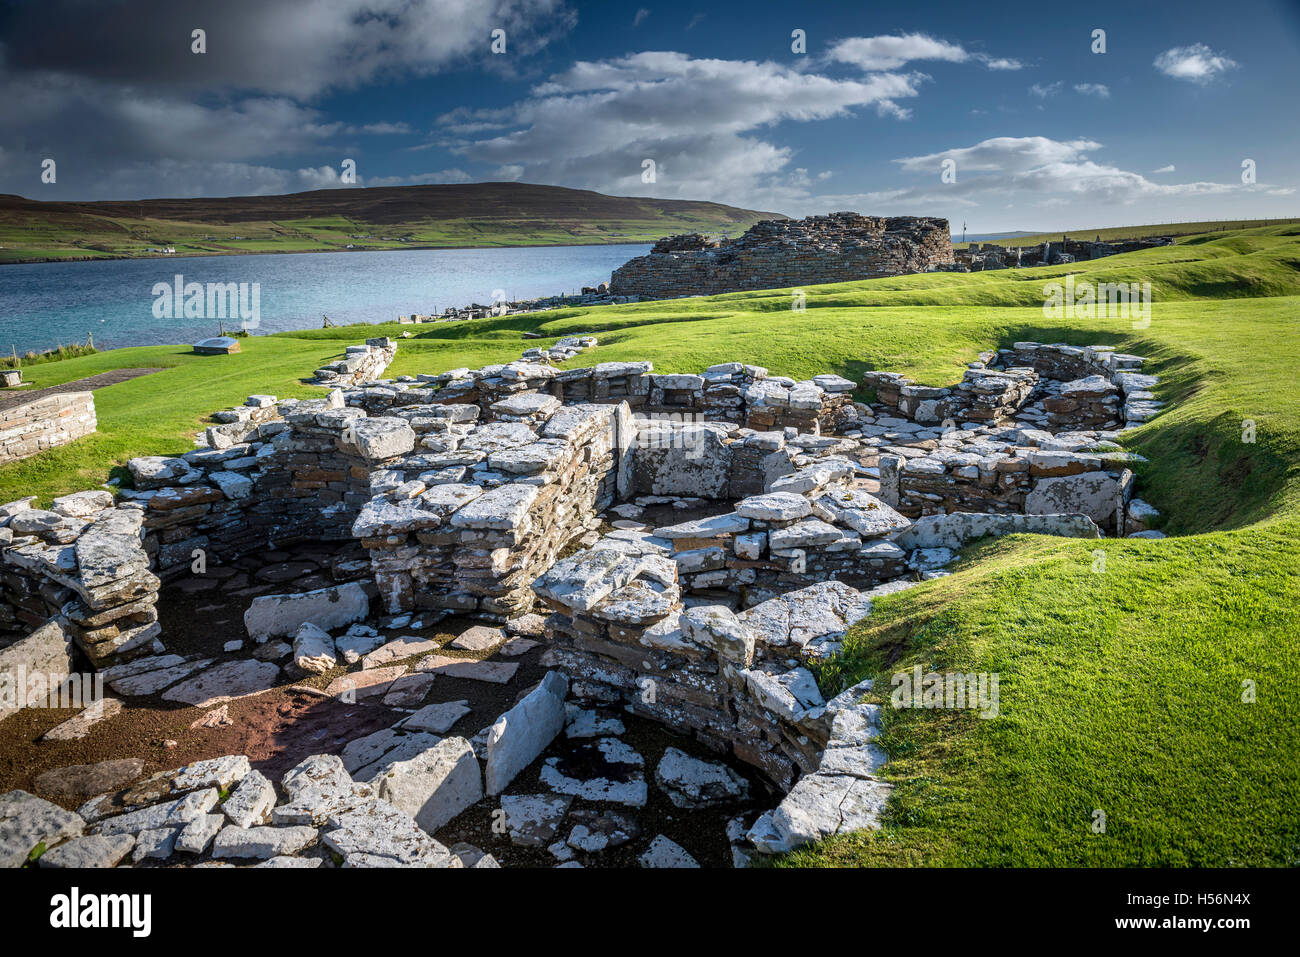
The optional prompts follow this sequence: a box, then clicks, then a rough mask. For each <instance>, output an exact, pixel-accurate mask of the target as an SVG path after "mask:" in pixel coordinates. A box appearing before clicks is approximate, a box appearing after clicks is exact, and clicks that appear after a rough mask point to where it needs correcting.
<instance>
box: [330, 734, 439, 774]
mask: <svg viewBox="0 0 1300 957" xmlns="http://www.w3.org/2000/svg"><path fill="white" fill-rule="evenodd" d="M438 740H439V739H438V737H437V736H436V735H432V734H427V733H425V732H423V731H417V732H412V733H407V732H406V731H404V730H399V729H396V728H385V729H384V730H383V731H376V732H375V733H374V734H368V735H366V736H365V737H364V738H357V739H356V740H354V741H350V742H348V745H347V747H345V748H344V749H343V754H342V758H343V766H344V768H346V769H347V771H348V772H349V773H350V774H351V775H352V777H353V778H354V779H355V780H357V781H367V782H371V783H374V782H373V781H372V779H373V778H374V777H375V776H376V775H378V774H380V773H381V772H382V771H383V770H384V769H385V768H386V767H387V766H388V765H390V764H392V763H394V762H396V761H405V760H407V759H408V758H413V757H415V756H416V755H418V754H422V753H424V752H425V751H427V750H428V749H429V748H431V747H433V746H434V745H435V744H437V743H438Z"/></svg>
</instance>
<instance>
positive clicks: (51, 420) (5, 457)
mask: <svg viewBox="0 0 1300 957" xmlns="http://www.w3.org/2000/svg"><path fill="white" fill-rule="evenodd" d="M95 425H96V422H95V397H94V396H93V395H92V394H91V393H89V392H59V393H56V394H54V395H47V396H45V397H43V398H40V399H37V400H35V401H34V402H30V403H28V404H26V405H20V406H17V407H15V408H10V409H4V410H3V411H0V463H4V462H16V461H18V460H19V459H25V458H27V457H28V456H30V455H35V454H36V453H37V452H43V451H44V450H45V449H52V448H55V447H57V446H60V445H67V444H68V443H69V442H71V441H73V440H74V439H79V438H81V437H82V436H83V435H89V434H90V433H92V432H94V431H95Z"/></svg>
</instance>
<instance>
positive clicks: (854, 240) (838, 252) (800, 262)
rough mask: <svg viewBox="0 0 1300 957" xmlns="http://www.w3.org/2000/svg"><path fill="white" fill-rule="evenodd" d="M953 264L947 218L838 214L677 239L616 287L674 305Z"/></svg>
mask: <svg viewBox="0 0 1300 957" xmlns="http://www.w3.org/2000/svg"><path fill="white" fill-rule="evenodd" d="M952 261H953V252H952V238H951V236H950V234H949V230H948V221H947V220H946V219H931V218H925V217H917V216H897V217H891V218H882V217H876V216H862V215H860V214H858V213H847V212H846V213H831V214H830V215H827V216H811V217H809V218H807V219H801V220H765V221H763V222H760V223H757V224H755V225H754V226H753V227H752V228H751V229H749V230H748V231H747V232H745V234H744V235H742V236H740V237H739V238H738V239H734V240H728V241H724V242H721V243H712V242H710V241H708V240H706V239H704V238H703V237H701V236H698V235H697V234H690V235H683V236H672V237H669V238H668V239H665V240H660V241H659V242H658V243H656V244H655V246H654V248H653V249H652V250H651V252H650V253H649V254H648V255H645V256H638V257H637V258H635V259H632V260H630V261H629V262H627V263H625V264H623V265H622V266H620V267H619V268H618V269H616V270H614V274H613V276H612V277H611V278H610V284H609V285H610V292H611V293H613V294H614V295H617V296H640V297H642V298H647V299H671V298H675V297H679V296H709V295H714V294H717V293H726V292H735V291H736V290H743V289H782V288H785V287H787V286H808V285H816V284H818V283H829V282H847V281H851V280H856V279H871V278H875V277H878V276H899V275H903V274H905V273H916V272H924V271H926V270H927V269H930V268H933V267H936V266H938V265H940V264H947V263H952Z"/></svg>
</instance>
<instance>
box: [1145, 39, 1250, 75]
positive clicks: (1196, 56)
mask: <svg viewBox="0 0 1300 957" xmlns="http://www.w3.org/2000/svg"><path fill="white" fill-rule="evenodd" d="M1154 66H1155V68H1156V69H1157V70H1159V71H1160V72H1161V73H1163V74H1165V75H1166V76H1171V77H1173V78H1174V79H1175V80H1189V81H1190V82H1192V83H1199V84H1201V85H1205V84H1207V83H1210V82H1212V81H1214V80H1215V79H1216V78H1218V77H1219V76H1221V75H1223V74H1224V73H1226V72H1227V71H1229V70H1233V69H1236V67H1237V63H1236V61H1235V60H1232V59H1230V58H1229V57H1227V56H1226V55H1224V54H1222V53H1215V52H1214V51H1213V50H1211V49H1210V48H1209V47H1207V46H1206V45H1205V44H1204V43H1193V44H1192V45H1191V46H1186V47H1172V48H1171V49H1168V50H1166V51H1165V52H1164V53H1162V54H1160V55H1159V56H1158V57H1156V58H1155V61H1154Z"/></svg>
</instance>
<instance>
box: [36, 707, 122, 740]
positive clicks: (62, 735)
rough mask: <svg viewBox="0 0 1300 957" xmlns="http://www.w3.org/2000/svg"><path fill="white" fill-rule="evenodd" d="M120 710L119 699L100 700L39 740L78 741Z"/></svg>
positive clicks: (57, 725) (58, 725) (56, 726)
mask: <svg viewBox="0 0 1300 957" xmlns="http://www.w3.org/2000/svg"><path fill="white" fill-rule="evenodd" d="M121 710H122V702H121V699H119V698H100V699H99V700H98V701H96V702H95V703H94V704H92V705H90V707H88V708H86V709H85V710H84V711H82V712H81V713H80V714H77V715H73V716H72V717H71V718H69V719H68V720H67V721H64V722H62V723H60V724H56V725H55V726H54V727H53V728H51V729H50V730H49V731H46V732H45V735H44V736H43V737H42V738H41V740H42V741H79V740H80V739H82V738H84V737H85V736H86V735H88V734H90V732H91V730H93V729H94V727H95V725H97V724H99V723H100V722H101V721H107V720H108V719H109V718H111V717H113V715H115V714H117V713H119V712H120V711H121Z"/></svg>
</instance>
